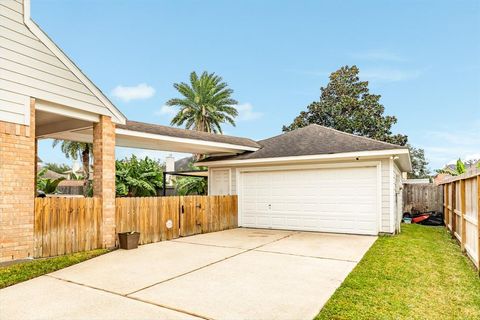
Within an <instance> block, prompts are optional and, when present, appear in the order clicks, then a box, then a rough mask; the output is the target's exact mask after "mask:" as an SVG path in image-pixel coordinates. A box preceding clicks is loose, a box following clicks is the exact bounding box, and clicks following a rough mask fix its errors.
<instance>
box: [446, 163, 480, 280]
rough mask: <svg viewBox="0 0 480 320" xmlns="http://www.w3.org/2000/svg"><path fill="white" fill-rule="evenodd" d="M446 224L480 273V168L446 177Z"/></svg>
mask: <svg viewBox="0 0 480 320" xmlns="http://www.w3.org/2000/svg"><path fill="white" fill-rule="evenodd" d="M441 184H442V185H443V188H444V191H445V195H444V212H445V224H446V225H447V229H448V230H449V231H450V233H451V234H452V236H453V237H455V238H456V239H458V241H459V243H460V246H461V250H462V251H463V252H465V253H466V254H467V256H468V257H469V258H470V259H471V260H472V261H473V263H474V264H475V266H476V267H477V268H478V270H479V274H480V170H478V169H475V168H472V169H470V172H467V173H466V174H463V175H460V176H457V177H451V178H448V179H447V180H445V181H442V182H441Z"/></svg>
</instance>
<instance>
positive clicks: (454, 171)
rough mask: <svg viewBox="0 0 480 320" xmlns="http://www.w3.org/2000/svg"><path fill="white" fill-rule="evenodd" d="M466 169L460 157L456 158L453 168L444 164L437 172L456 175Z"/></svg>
mask: <svg viewBox="0 0 480 320" xmlns="http://www.w3.org/2000/svg"><path fill="white" fill-rule="evenodd" d="M466 171H467V168H466V167H465V164H464V163H463V161H462V159H458V160H457V163H455V167H454V168H450V167H448V166H446V167H445V168H443V169H439V170H437V173H445V174H449V175H451V176H458V175H461V174H462V173H465V172H466Z"/></svg>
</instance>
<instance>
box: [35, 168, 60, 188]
mask: <svg viewBox="0 0 480 320" xmlns="http://www.w3.org/2000/svg"><path fill="white" fill-rule="evenodd" d="M47 171H48V169H47V168H43V169H42V170H40V172H38V173H37V189H38V190H42V191H43V192H45V193H46V194H51V193H55V192H56V191H57V187H58V184H59V183H60V182H62V181H63V180H65V178H63V177H61V178H57V179H50V178H45V177H44V176H45V173H46V172H47Z"/></svg>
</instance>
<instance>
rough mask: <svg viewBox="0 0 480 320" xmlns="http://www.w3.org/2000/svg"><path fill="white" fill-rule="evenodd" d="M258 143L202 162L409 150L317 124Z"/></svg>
mask: <svg viewBox="0 0 480 320" xmlns="http://www.w3.org/2000/svg"><path fill="white" fill-rule="evenodd" d="M257 143H258V144H259V145H260V146H261V148H260V149H259V150H257V151H253V152H245V153H242V154H239V155H234V156H224V157H210V158H207V159H204V160H202V161H215V160H243V159H261V158H276V157H290V156H305V155H318V154H335V153H346V152H355V151H375V150H388V149H406V147H405V146H399V145H395V144H391V143H387V142H382V141H377V140H374V139H370V138H366V137H361V136H357V135H353V134H350V133H345V132H342V131H338V130H335V129H332V128H328V127H324V126H320V125H316V124H311V125H309V126H307V127H304V128H300V129H297V130H293V131H290V132H286V133H283V134H281V135H278V136H275V137H272V138H268V139H265V140H260V141H257ZM200 162H201V161H200Z"/></svg>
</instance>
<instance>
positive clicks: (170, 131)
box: [117, 120, 260, 148]
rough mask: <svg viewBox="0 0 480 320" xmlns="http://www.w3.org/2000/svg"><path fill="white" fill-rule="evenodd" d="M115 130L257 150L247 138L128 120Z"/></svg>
mask: <svg viewBox="0 0 480 320" xmlns="http://www.w3.org/2000/svg"><path fill="white" fill-rule="evenodd" d="M117 128H119V129H124V130H132V131H139V132H145V133H152V134H160V135H164V136H169V137H175V138H185V139H195V140H204V141H211V142H220V143H229V144H235V145H239V146H244V147H253V148H259V147H260V145H258V144H257V143H256V142H255V141H253V140H252V139H248V138H241V137H233V136H226V135H222V134H214V133H208V132H201V131H195V130H186V129H180V128H173V127H168V126H162V125H159V124H150V123H144V122H138V121H130V120H128V121H127V123H126V124H124V125H123V124H118V125H117Z"/></svg>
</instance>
